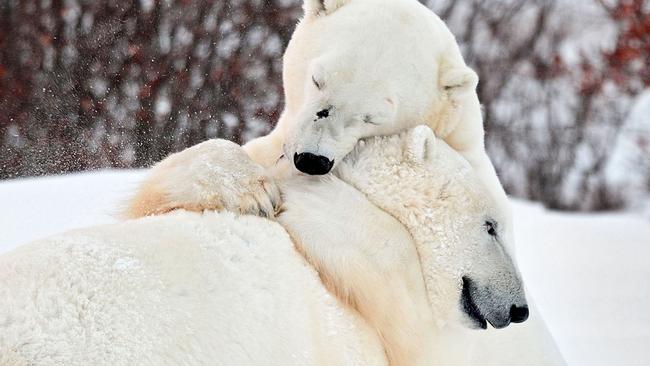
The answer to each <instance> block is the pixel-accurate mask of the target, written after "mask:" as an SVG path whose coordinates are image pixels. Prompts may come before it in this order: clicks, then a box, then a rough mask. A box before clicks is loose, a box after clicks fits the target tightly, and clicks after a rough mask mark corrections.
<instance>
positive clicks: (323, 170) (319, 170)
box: [293, 153, 334, 175]
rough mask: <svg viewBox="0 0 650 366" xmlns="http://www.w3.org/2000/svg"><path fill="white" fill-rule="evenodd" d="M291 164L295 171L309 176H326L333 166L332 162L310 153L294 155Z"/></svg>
mask: <svg viewBox="0 0 650 366" xmlns="http://www.w3.org/2000/svg"><path fill="white" fill-rule="evenodd" d="M293 163H294V164H295V165H296V169H298V170H300V171H301V172H303V173H305V174H309V175H324V174H327V173H329V172H330V170H332V167H333V166H334V160H330V159H328V158H326V157H324V156H320V155H314V154H312V153H301V154H298V153H296V154H294V155H293Z"/></svg>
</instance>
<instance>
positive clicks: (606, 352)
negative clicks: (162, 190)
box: [0, 0, 650, 366]
mask: <svg viewBox="0 0 650 366" xmlns="http://www.w3.org/2000/svg"><path fill="white" fill-rule="evenodd" d="M301 3H302V1H301V0H214V1H207V0H206V1H200V0H111V1H101V0H92V1H91V0H0V254H1V253H3V252H6V251H9V250H12V249H13V248H15V247H17V246H19V245H21V244H23V243H26V242H29V241H32V240H34V239H37V238H40V237H45V236H49V235H52V234H54V233H58V232H62V231H65V230H69V229H73V228H78V227H84V226H92V225H98V224H106V223H111V222H115V220H116V218H115V215H114V213H116V212H117V211H118V207H119V205H120V203H123V202H124V201H125V199H127V198H128V197H129V196H130V195H131V194H133V192H134V190H135V188H136V187H137V185H138V184H139V182H141V181H142V179H143V176H144V172H143V171H142V170H138V169H134V168H142V167H148V166H150V165H151V164H153V163H154V162H157V161H159V160H161V159H163V158H164V157H165V156H166V155H168V154H169V153H172V152H174V151H178V150H181V149H183V148H185V147H187V146H190V145H194V144H196V143H198V142H201V141H203V140H205V139H209V138H215V137H220V138H228V139H232V140H235V141H237V142H240V143H241V142H246V141H248V140H250V139H252V138H254V137H256V136H259V135H263V134H266V133H268V132H269V131H270V130H271V129H272V128H273V125H274V123H275V121H276V120H277V119H278V117H279V114H280V113H281V111H282V108H283V94H282V83H281V71H282V70H281V69H282V64H281V56H282V53H283V49H284V47H285V45H286V44H287V43H288V41H289V39H290V37H291V33H292V31H293V28H294V26H295V24H296V22H297V20H298V18H299V17H300V15H301V12H302V11H301ZM424 4H425V5H426V6H428V7H429V8H431V9H433V10H434V11H435V12H436V13H438V14H439V15H440V16H441V17H442V18H443V19H444V20H445V21H446V22H447V24H448V25H449V27H450V28H451V30H452V32H453V33H454V34H455V35H456V37H457V38H458V41H459V43H460V44H461V48H462V50H463V52H464V55H465V58H466V60H467V62H468V63H469V64H470V65H471V66H472V67H473V68H474V69H475V70H476V71H477V72H478V73H479V75H480V78H481V82H480V84H479V88H478V92H479V97H480V99H481V102H482V103H483V104H484V115H485V127H486V130H487V135H486V138H487V148H488V152H489V154H490V156H491V157H492V160H493V162H494V163H495V165H496V167H497V170H498V172H499V175H500V177H501V181H502V182H503V184H504V185H505V187H506V189H507V191H508V192H509V193H510V194H511V195H513V196H515V197H518V198H519V199H515V200H513V207H514V212H515V223H514V230H515V241H516V243H517V261H518V264H519V267H520V269H521V271H522V274H523V276H524V279H525V282H526V286H527V293H528V298H529V301H531V302H533V301H534V302H535V303H536V305H537V307H538V309H539V311H540V312H541V314H542V317H543V320H544V321H545V322H546V323H547V324H548V326H549V328H550V330H551V332H552V333H553V335H554V337H555V340H556V342H557V343H558V345H559V347H560V350H561V352H562V353H563V355H564V357H565V358H566V360H567V363H568V364H569V365H590V366H611V365H626V366H647V365H650V350H649V349H648V345H649V344H650V312H648V311H647V309H648V308H649V307H650V286H648V284H647V279H648V278H650V261H648V258H650V241H649V239H648V238H650V220H648V217H650V0H456V1H453V0H452V1H447V0H429V1H425V2H424ZM416 41H417V40H414V42H416ZM332 47H336V45H332ZM359 52H363V51H362V50H360V51H359ZM100 169H101V171H98V170H100ZM77 171H93V172H90V173H82V174H65V175H63V174H62V173H70V172H77ZM46 175H47V177H40V178H37V179H24V178H26V177H35V176H46ZM529 201H535V202H536V203H530V202H529ZM540 203H541V204H540ZM542 205H544V206H546V208H548V209H545V208H544V207H542ZM612 210H618V211H617V212H602V211H612ZM559 211H570V212H559ZM576 211H588V212H586V213H584V212H576ZM597 211H599V212H597ZM644 212H645V214H643V213H644ZM640 213H641V214H640Z"/></svg>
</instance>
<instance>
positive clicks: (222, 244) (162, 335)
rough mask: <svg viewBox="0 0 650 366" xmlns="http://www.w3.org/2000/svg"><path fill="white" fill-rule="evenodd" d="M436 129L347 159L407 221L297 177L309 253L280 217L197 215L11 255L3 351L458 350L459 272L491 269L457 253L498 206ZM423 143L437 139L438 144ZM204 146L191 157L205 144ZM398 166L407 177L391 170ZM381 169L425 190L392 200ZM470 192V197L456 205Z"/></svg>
mask: <svg viewBox="0 0 650 366" xmlns="http://www.w3.org/2000/svg"><path fill="white" fill-rule="evenodd" d="M431 138H432V134H431V133H430V131H429V132H428V133H427V132H426V131H422V130H421V129H416V130H415V132H413V133H408V134H404V135H402V136H400V137H393V138H388V139H376V140H372V141H369V142H368V143H366V144H365V147H364V148H360V149H358V150H357V151H355V153H354V154H353V155H352V156H351V157H350V158H349V160H348V161H346V162H345V163H344V164H342V165H341V166H340V173H341V176H343V177H345V179H346V180H348V181H349V182H350V183H352V184H353V185H355V186H358V187H359V188H361V189H362V190H363V191H364V192H365V193H366V194H367V195H368V197H369V198H370V199H371V200H376V201H373V203H374V204H376V205H379V206H380V207H382V208H384V209H386V210H388V211H389V212H390V213H392V214H393V215H395V217H397V218H398V219H399V220H400V221H402V223H400V222H398V221H396V220H395V218H393V217H391V216H390V215H388V214H386V213H385V212H383V211H381V210H379V209H377V208H376V207H375V206H374V205H373V204H371V203H370V202H368V201H367V199H366V198H365V197H364V196H363V195H361V194H360V193H359V192H357V191H356V190H354V189H352V188H351V187H350V186H348V185H346V184H343V182H341V181H340V180H337V179H336V178H333V177H331V178H321V179H319V178H310V177H300V176H298V177H295V176H294V175H293V174H289V178H288V179H286V180H283V181H284V182H285V183H283V186H284V191H285V194H286V197H285V199H286V205H287V207H286V212H285V213H283V214H282V215H280V220H281V222H282V224H283V225H284V226H285V227H286V228H287V229H288V231H289V232H290V233H291V235H292V236H293V239H294V241H295V243H296V245H297V247H298V249H299V252H300V253H301V254H302V255H303V256H304V257H303V256H300V255H299V254H298V253H297V252H295V251H294V250H293V246H292V243H291V241H290V240H289V237H288V236H287V235H286V233H285V232H284V231H283V230H281V228H280V227H279V226H278V225H277V224H274V223H271V222H269V221H265V220H263V219H257V218H252V217H242V218H234V217H233V216H232V215H231V214H217V213H206V214H204V215H198V214H190V213H184V212H179V213H174V214H171V215H168V216H163V217H156V218H146V219H142V220H138V221H133V222H126V223H122V224H118V225H113V226H108V227H100V228H95V229H90V230H86V231H79V232H75V233H69V234H67V235H64V236H60V237H55V238H51V239H49V240H47V241H45V242H41V243H35V244H32V245H30V246H28V247H25V248H22V249H19V250H18V251H14V252H12V253H10V254H7V255H5V256H3V257H0V262H2V265H1V266H0V268H2V270H1V272H0V283H1V286H0V289H2V290H3V291H5V293H4V294H0V296H2V299H3V300H2V301H0V328H2V329H1V330H0V352H1V351H2V350H4V351H7V352H9V351H11V355H12V356H10V357H12V358H11V359H19V358H22V359H23V360H24V362H23V363H24V364H37V365H49V364H57V363H64V364H70V365H76V364H80V365H81V364H97V365H102V364H111V365H122V364H140V365H148V364H152V365H153V364H157V365H165V364H179V363H185V364H190V365H198V364H203V363H206V362H208V360H210V362H213V363H214V362H216V363H217V364H225V365H227V364H228V365H229V364H238V365H241V364H251V365H252V364H269V363H272V364H278V365H281V364H282V365H286V364H327V365H329V364H340V365H348V364H349V365H356V364H384V363H385V359H384V350H386V352H387V353H386V354H387V355H388V358H389V360H390V361H391V362H392V364H395V365H401V364H413V365H415V364H423V365H427V364H432V358H438V357H443V356H448V355H445V354H444V351H445V350H444V349H442V348H440V347H435V345H440V344H443V343H442V342H441V341H440V339H441V337H443V338H444V337H445V334H446V333H445V330H444V328H445V327H444V326H445V325H446V324H450V321H451V324H455V319H456V318H457V315H455V314H457V309H458V292H459V283H458V278H457V275H458V272H459V271H462V270H464V269H465V268H464V267H465V266H472V265H475V264H478V265H479V266H480V261H479V263H474V262H476V259H474V260H471V258H465V259H463V260H461V261H459V260H456V259H455V258H464V257H463V256H461V255H460V254H461V253H466V252H468V250H471V251H472V252H480V251H477V250H473V249H470V248H471V246H472V245H476V244H478V245H480V243H481V242H484V241H485V238H484V237H482V236H481V234H480V232H481V223H482V221H481V220H482V219H483V216H484V215H485V214H487V213H489V211H490V208H489V205H485V204H484V203H481V202H476V201H477V200H482V196H481V195H480V193H481V192H482V189H483V188H482V186H481V185H480V184H478V183H477V181H476V180H475V179H465V178H467V177H466V174H469V173H467V169H466V168H463V166H464V165H466V163H464V162H463V161H462V159H461V160H459V159H458V158H457V157H455V155H456V154H454V153H453V152H452V151H451V150H449V149H448V148H444V145H440V144H435V143H434V141H433V140H431ZM422 143H423V144H425V145H427V146H431V147H432V148H433V150H429V151H428V152H427V153H424V151H427V150H426V149H422V148H421V146H420V144H422ZM438 145H440V146H438ZM211 146H212V147H213V148H215V149H216V150H220V149H223V148H224V146H227V145H223V144H212V145H211ZM207 147H210V144H208V146H207ZM205 148H206V146H203V149H205ZM189 151H190V153H187V154H185V155H184V156H185V157H188V158H189V157H191V155H193V154H194V153H195V152H196V151H203V152H205V150H201V149H195V150H189ZM382 151H383V152H384V153H382ZM433 156H435V158H434V159H431V157H433ZM180 157H181V158H182V157H183V155H180ZM176 159H179V158H176ZM177 161H180V162H182V161H183V159H180V160H177ZM378 167H383V168H381V169H378ZM384 170H385V171H387V172H392V173H395V174H394V175H392V176H390V177H388V178H387V179H379V178H383V177H384V176H383V174H384V173H383V171H384ZM434 171H435V172H436V174H433V172H434ZM355 172H356V173H355ZM427 172H428V173H427ZM442 172H444V173H445V174H441V175H440V174H438V173H442ZM196 173H198V174H201V173H202V174H207V175H206V176H209V174H210V173H209V172H205V171H204V169H199V171H197V172H196ZM421 174H424V176H422V175H421ZM470 175H471V174H470ZM423 177H426V178H431V179H422V178H423ZM436 177H437V178H436ZM448 177H452V178H451V179H452V180H453V182H452V184H451V187H450V185H449V184H447V182H448V180H447V179H448ZM454 177H460V178H462V179H457V178H454ZM375 178H377V179H378V182H384V183H385V184H386V187H384V189H385V190H386V191H389V190H390V189H393V188H394V187H396V186H397V185H398V184H399V185H401V187H402V188H403V189H404V193H403V194H409V195H410V194H413V197H412V198H414V199H415V200H416V201H409V200H406V201H405V202H406V204H405V205H400V204H398V202H400V199H403V198H404V197H400V196H399V194H398V195H397V196H395V197H394V198H393V196H392V195H390V194H389V195H378V192H379V189H380V188H379V187H380V185H375V184H374V183H373V181H374V179H375ZM434 178H435V179H434ZM305 180H306V181H307V182H309V184H308V185H306V184H305V183H306V181H305ZM204 182H209V181H207V180H204ZM213 184H218V183H213ZM457 185H461V187H456V186H457ZM194 187H195V189H197V191H196V192H194V193H197V194H201V192H202V191H201V190H202V189H206V190H207V191H209V188H210V187H209V185H208V186H201V185H198V186H197V185H195V186H194ZM183 189H184V188H183ZM441 189H442V190H443V191H444V190H451V192H452V193H453V192H459V193H462V195H455V194H451V195H447V194H441V193H445V192H443V191H441ZM472 192H475V193H472ZM421 194H425V195H428V196H427V197H426V198H427V199H424V200H422V201H420V198H421V197H419V196H418V195H421ZM468 194H469V195H468ZM476 194H479V195H478V196H477V195H476ZM459 199H460V201H459ZM346 203H347V204H349V205H351V206H347V208H346V206H345V204H346ZM459 203H463V204H466V205H467V204H470V206H468V207H466V208H467V209H466V210H463V209H457V210H454V211H450V212H446V209H447V208H449V207H454V206H456V205H458V204H459ZM395 205H396V206H395ZM350 207H354V210H350ZM486 210H487V211H486ZM477 215H478V217H477ZM447 218H449V219H450V220H447ZM477 219H478V220H479V221H478V225H473V223H476V222H477V221H476V220H477ZM337 220H338V221H337ZM456 223H461V224H460V225H456ZM373 225H374V227H375V228H376V229H375V230H374V231H369V230H358V228H366V227H369V226H371V227H372V226H373ZM401 225H406V227H407V228H408V229H409V231H411V234H413V237H414V238H415V243H413V242H411V236H410V235H409V232H408V231H406V230H405V229H404V228H403V227H402V226H401ZM467 243H470V247H469V248H468V247H467ZM459 251H460V252H459ZM440 256H442V258H444V260H443V261H440V260H439V259H440V258H439V257H440ZM448 256H451V257H448ZM303 258H304V259H307V261H308V263H310V264H311V265H312V266H313V267H314V268H316V269H317V271H318V276H319V277H317V276H316V273H315V272H314V271H313V270H312V269H311V267H309V266H308V265H307V264H306V262H305V261H304V259H303ZM474 258H476V257H474ZM418 259H419V260H418ZM420 265H421V266H420ZM494 270H495V271H496V272H500V270H501V269H500V268H494ZM422 273H424V274H425V276H424V278H422V275H421V274H422ZM319 279H320V280H322V281H323V282H324V284H325V286H327V288H328V289H329V290H330V291H333V293H335V294H336V295H337V296H338V301H337V300H336V298H334V297H332V296H331V295H330V292H328V291H326V290H325V287H323V285H322V284H321V282H319ZM357 312H358V313H357ZM357 314H358V315H357ZM447 338H448V337H447ZM27 340H29V341H27ZM7 354H8V353H7ZM0 360H1V359H0ZM362 360H363V361H364V362H362ZM7 364H11V363H7ZM17 364H21V363H17Z"/></svg>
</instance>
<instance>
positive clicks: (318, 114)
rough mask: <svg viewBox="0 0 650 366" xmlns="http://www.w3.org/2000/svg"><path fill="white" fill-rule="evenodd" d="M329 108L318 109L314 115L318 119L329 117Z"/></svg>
mask: <svg viewBox="0 0 650 366" xmlns="http://www.w3.org/2000/svg"><path fill="white" fill-rule="evenodd" d="M330 109H331V108H329V107H328V108H325V109H323V110H320V111H318V112H316V117H318V119H323V118H327V117H329V116H330Z"/></svg>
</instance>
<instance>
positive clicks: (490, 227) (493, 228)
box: [485, 220, 497, 237]
mask: <svg viewBox="0 0 650 366" xmlns="http://www.w3.org/2000/svg"><path fill="white" fill-rule="evenodd" d="M485 230H486V231H487V233H488V234H489V235H490V236H493V237H496V236H497V223H496V222H494V221H490V220H488V221H486V222H485Z"/></svg>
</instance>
